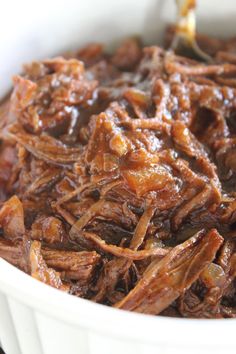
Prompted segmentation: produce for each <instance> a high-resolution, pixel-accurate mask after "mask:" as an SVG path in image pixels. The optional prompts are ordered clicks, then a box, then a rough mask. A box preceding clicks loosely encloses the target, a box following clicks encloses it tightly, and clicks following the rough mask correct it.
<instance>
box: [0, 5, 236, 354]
mask: <svg viewBox="0 0 236 354" xmlns="http://www.w3.org/2000/svg"><path fill="white" fill-rule="evenodd" d="M174 14H175V8H174V0H163V1H161V0H159V1H158V0H119V1H115V0H113V1H112V0H86V1H85V0H84V1H82V0H81V1H79V0H67V1H65V0H61V1H60V0H47V1H45V0H41V1H38V2H35V1H26V0H20V1H18V0H15V1H12V0H8V1H7V2H4V5H3V6H1V20H0V36H1V38H0V53H1V55H0V78H1V80H0V96H4V94H5V93H6V91H7V89H9V87H10V79H11V75H12V74H14V73H15V72H17V71H19V70H20V66H21V64H22V63H23V62H26V61H30V60H32V59H37V58H43V57H46V56H51V55H54V54H57V53H60V52H61V51H63V50H65V49H69V48H73V47H76V46H78V45H80V44H85V43H86V42H91V41H102V42H106V43H109V42H114V40H117V39H119V38H120V37H124V36H127V35H130V34H138V33H139V34H142V35H143V37H144V39H145V40H146V42H147V43H156V42H157V41H159V40H160V38H161V35H162V33H163V28H164V26H165V24H166V23H167V22H168V21H169V20H173V18H174ZM235 14H236V3H235V0H225V1H224V2H222V1H221V0H215V1H214V2H213V1H212V0H201V1H199V22H198V25H199V27H200V31H201V32H205V33H211V34H215V35H220V36H225V35H233V34H235V32H234V28H235V25H234V22H235V20H234V19H235ZM235 326H236V321H235V320H228V319H227V320H190V319H173V318H164V317H154V316H148V315H141V314H135V313H130V312H125V311H122V310H117V309H113V308H109V307H106V306H103V305H98V304H95V303H92V302H90V301H87V300H83V299H79V298H76V297H73V296H71V295H67V294H65V293H63V292H60V291H58V290H56V289H53V288H51V287H49V286H47V285H44V284H42V283H40V282H39V281H37V280H34V279H32V278H31V277H30V276H28V275H26V274H24V273H23V272H21V271H19V270H18V269H16V268H14V267H13V266H11V265H9V264H8V263H7V262H5V261H4V260H2V259H0V342H1V344H2V346H3V349H4V350H5V351H6V354H54V353H55V354H67V353H68V354H121V353H124V354H134V353H135V354H146V353H148V354H154V353H155V354H159V353H160V354H172V353H176V354H178V353H179V354H187V353H188V354H189V353H196V354H197V353H199V352H201V354H208V353H209V354H210V353H212V354H213V353H214V354H222V353H224V354H225V353H231V354H233V353H234V354H235V352H236V346H235V339H234V335H235Z"/></svg>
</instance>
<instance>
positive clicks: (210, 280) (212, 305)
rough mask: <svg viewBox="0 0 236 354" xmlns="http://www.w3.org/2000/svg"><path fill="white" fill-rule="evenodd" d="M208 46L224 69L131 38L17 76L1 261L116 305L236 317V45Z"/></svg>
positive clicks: (6, 145) (10, 105)
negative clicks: (108, 49) (111, 49)
mask: <svg viewBox="0 0 236 354" xmlns="http://www.w3.org/2000/svg"><path fill="white" fill-rule="evenodd" d="M173 35H174V28H173V27H170V28H169V29H168V31H167V35H166V44H167V46H168V43H170V42H171V39H172V38H173ZM197 42H198V45H199V47H201V48H202V49H203V50H204V51H205V52H206V53H208V54H209V55H211V56H212V59H213V62H212V63H210V64H205V63H202V62H199V61H198V60H196V58H189V57H188V56H187V54H188V53H174V52H172V51H170V50H164V49H163V48H160V47H157V46H150V47H142V44H141V42H140V41H139V40H138V39H136V38H130V39H127V40H126V41H125V42H124V43H123V44H121V46H120V47H118V48H117V49H116V50H115V52H114V54H108V53H106V51H105V50H104V47H103V45H101V44H99V43H92V44H90V45H88V46H87V47H84V48H82V49H80V50H77V51H75V52H70V53H66V54H65V55H64V56H62V57H58V58H54V59H50V60H43V61H39V62H33V63H31V64H29V65H25V66H24V70H23V73H22V75H17V76H15V77H14V78H13V90H12V92H11V95H10V96H9V97H8V99H6V100H5V102H3V103H2V106H1V108H0V117H1V124H0V139H1V146H0V157H1V158H0V203H1V204H0V257H2V258H3V259H5V260H6V261H8V262H10V263H11V264H13V265H15V266H16V267H18V268H19V269H21V270H22V271H24V272H26V273H28V274H31V275H32V277H34V278H36V279H38V280H40V281H42V282H44V283H46V284H48V285H51V286H53V287H55V288H57V289H61V290H63V291H66V292H69V293H71V294H73V295H75V296H80V297H84V298H86V299H90V300H91V301H95V302H99V303H103V304H106V305H109V306H114V307H117V308H122V309H126V310H131V311H137V312H142V313H147V314H153V315H157V314H160V315H165V316H182V317H195V318H226V317H236V279H235V277H236V226H235V224H236V193H235V185H236V162H235V161H236V120H235V119H236V55H235V48H236V47H235V43H236V42H235V39H230V40H225V41H223V40H218V39H213V38H208V37H206V36H202V35H197Z"/></svg>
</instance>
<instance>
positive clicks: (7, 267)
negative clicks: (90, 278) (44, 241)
mask: <svg viewBox="0 0 236 354" xmlns="http://www.w3.org/2000/svg"><path fill="white" fill-rule="evenodd" d="M0 290H1V291H2V292H3V293H5V294H6V295H7V296H10V298H13V299H15V300H17V301H19V302H21V303H22V304H25V305H27V306H30V307H33V308H34V309H36V311H38V312H40V313H43V314H46V315H50V316H51V317H53V318H57V319H59V320H61V321H63V322H67V323H69V324H72V325H75V326H78V325H79V326H82V327H84V328H87V329H90V330H93V331H95V332H99V333H103V334H105V335H106V336H107V335H112V336H113V337H118V338H120V337H122V338H126V339H132V340H133V339H135V340H136V341H149V342H150V343H157V342H158V343H160V342H162V343H168V342H170V341H171V342H173V343H175V345H176V344H177V345H178V344H179V345H182V344H183V343H184V344H186V345H187V344H191V345H192V344H193V341H194V342H196V339H197V342H196V343H195V344H196V345H200V346H202V345H204V346H205V345H209V346H210V347H212V345H214V346H219V345H220V346H224V347H227V345H232V344H233V340H234V336H233V334H234V332H235V324H236V320H235V319H183V318H171V317H161V316H150V315H143V314H138V313H133V312H129V311H123V310H118V309H114V308H111V307H108V306H104V305H100V304H96V303H93V302H92V301H90V300H85V299H81V298H77V297H75V296H73V295H69V294H66V293H64V292H62V291H59V290H57V289H54V288H52V287H50V286H48V285H45V284H43V283H41V282H40V281H38V280H35V279H33V278H32V277H30V276H29V275H27V274H25V273H24V272H22V271H20V270H19V269H17V268H16V267H14V266H12V265H11V264H9V263H8V262H6V261H5V260H3V259H1V258H0ZM212 336H214V341H212ZM226 336H227V338H229V340H228V339H227V340H226ZM225 342H226V343H225ZM195 344H194V345H195Z"/></svg>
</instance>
